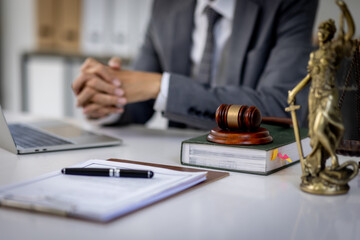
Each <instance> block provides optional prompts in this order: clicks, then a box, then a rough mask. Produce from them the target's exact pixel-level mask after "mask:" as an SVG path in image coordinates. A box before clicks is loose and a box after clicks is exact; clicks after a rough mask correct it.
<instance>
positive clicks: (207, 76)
mask: <svg viewBox="0 0 360 240" xmlns="http://www.w3.org/2000/svg"><path fill="white" fill-rule="evenodd" d="M205 14H206V16H207V18H208V24H209V25H208V29H207V36H206V42H205V48H204V52H203V56H202V59H201V62H200V67H199V74H198V77H197V79H198V80H199V81H200V82H201V83H203V84H210V80H211V72H212V63H213V59H214V52H215V46H214V45H215V43H214V25H215V23H216V21H217V20H219V18H220V17H221V15H220V14H219V13H218V12H216V11H215V10H214V9H212V8H211V7H209V6H207V7H206V8H205Z"/></svg>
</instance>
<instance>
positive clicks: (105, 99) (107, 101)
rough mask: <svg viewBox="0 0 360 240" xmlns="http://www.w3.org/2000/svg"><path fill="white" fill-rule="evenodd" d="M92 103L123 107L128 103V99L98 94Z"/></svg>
mask: <svg viewBox="0 0 360 240" xmlns="http://www.w3.org/2000/svg"><path fill="white" fill-rule="evenodd" d="M91 102H93V103H97V104H100V105H103V106H111V105H113V106H123V105H125V104H126V103H127V100H126V98H124V97H117V96H114V95H110V94H104V93H96V94H95V95H94V96H93V97H92V98H91Z"/></svg>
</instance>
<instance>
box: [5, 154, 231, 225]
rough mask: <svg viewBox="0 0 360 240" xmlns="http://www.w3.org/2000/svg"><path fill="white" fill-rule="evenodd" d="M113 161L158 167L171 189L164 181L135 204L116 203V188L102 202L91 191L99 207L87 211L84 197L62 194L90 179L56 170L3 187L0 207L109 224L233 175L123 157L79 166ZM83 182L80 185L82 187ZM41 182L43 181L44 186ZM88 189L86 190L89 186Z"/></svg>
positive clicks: (156, 184)
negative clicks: (77, 200) (72, 176)
mask: <svg viewBox="0 0 360 240" xmlns="http://www.w3.org/2000/svg"><path fill="white" fill-rule="evenodd" d="M106 162H109V165H108V164H106ZM110 162H114V163H113V164H114V165H115V164H116V162H117V164H118V165H117V166H122V167H125V168H126V167H129V168H130V167H131V168H133V167H134V165H137V167H135V168H137V169H139V168H140V169H141V168H142V166H147V167H149V168H153V169H154V170H155V171H156V169H158V170H157V171H159V172H157V173H156V174H158V173H159V174H160V176H161V177H160V178H159V179H163V180H165V182H168V181H169V180H170V183H171V184H170V185H169V188H167V187H166V186H165V187H164V184H162V185H161V186H162V187H160V189H158V188H156V187H155V188H152V190H151V191H150V192H149V191H147V192H144V194H145V195H143V196H144V197H143V198H140V200H139V201H135V203H133V202H131V203H129V201H128V200H126V201H125V202H127V203H125V204H128V205H125V207H124V206H123V205H121V204H120V205H119V204H118V202H116V201H115V203H114V202H112V201H113V199H117V197H119V196H117V195H116V194H117V192H116V191H115V192H114V191H112V190H111V193H114V194H115V195H114V197H115V198H105V199H102V200H101V199H100V200H101V201H100V202H101V203H100V202H99V199H98V197H101V196H102V195H101V194H100V195H99V193H97V192H96V193H95V192H93V191H92V190H91V191H90V193H91V194H92V195H93V197H94V201H95V206H96V208H93V206H90V208H89V205H88V204H86V205H85V208H86V207H87V210H85V211H84V209H83V207H82V206H83V205H81V201H84V199H81V201H80V202H76V201H75V202H74V200H73V199H74V197H75V199H76V196H74V195H71V199H72V201H70V202H66V200H67V199H68V196H70V195H59V194H64V189H65V193H67V192H69V191H73V192H74V190H75V192H74V193H79V191H76V190H77V189H79V187H81V188H83V187H82V184H83V183H86V184H87V183H88V181H89V179H86V180H80V178H79V179H78V180H76V183H75V184H72V183H73V182H72V181H74V179H71V178H68V177H67V178H66V179H65V178H63V177H60V176H63V175H62V174H61V173H60V172H57V171H54V172H52V173H48V174H45V175H43V176H39V177H38V178H36V179H33V180H30V181H27V182H24V183H18V184H14V185H13V186H8V187H5V188H3V189H2V193H1V191H0V193H1V194H2V195H3V196H1V194H0V206H2V207H10V208H17V209H22V210H29V211H35V212H40V213H47V214H55V215H61V216H65V217H70V218H76V219H82V220H86V221H91V222H94V221H95V222H102V223H105V222H111V221H114V220H116V219H118V218H122V217H124V216H127V215H128V214H131V213H133V212H137V211H138V210H140V209H143V208H146V207H148V206H151V205H153V204H156V203H158V202H162V201H163V200H165V199H168V198H170V197H173V196H176V195H178V194H181V193H183V192H187V191H189V190H191V189H195V188H197V187H200V186H203V185H205V184H207V183H211V182H214V181H216V180H219V179H221V178H223V177H226V176H228V175H229V173H228V172H220V171H204V169H201V170H200V169H195V168H187V167H178V166H169V165H163V164H155V163H146V162H137V161H131V160H123V159H107V160H96V159H94V160H89V161H86V162H84V163H80V164H78V165H79V167H87V166H90V165H94V164H95V165H96V164H98V165H99V164H100V166H101V165H102V166H106V165H107V166H111V164H110ZM114 165H112V166H114ZM161 169H163V170H161ZM170 170H175V172H171V171H170ZM176 172H183V174H180V173H179V174H180V175H179V174H178V175H176ZM185 172H188V173H187V174H185ZM205 172H206V173H205ZM172 173H175V174H174V175H172ZM190 173H191V174H190ZM161 174H163V175H161ZM59 177H60V178H59ZM164 177H165V178H164ZM48 179H52V184H53V185H52V188H51V189H52V191H50V192H49V191H45V192H44V188H43V187H44V185H41V184H42V183H43V182H46V181H47V180H48ZM54 179H55V180H54ZM56 179H58V180H56ZM159 179H158V180H157V181H155V182H154V183H155V186H158V183H159ZM163 180H162V181H163ZM174 181H175V182H174ZM179 181H180V182H179ZM189 181H190V182H189ZM54 182H55V183H54ZM69 182H72V183H71V185H69ZM79 182H80V184H81V185H80V186H79ZM90 182H91V181H90ZM100 182H101V183H102V184H104V183H105V184H109V183H110V182H109V180H108V179H107V180H106V181H100ZM100 182H99V181H96V184H97V185H98V186H99V183H100ZM101 183H100V184H101ZM154 183H152V184H154ZM163 183H164V182H163ZM37 184H40V186H39V185H37ZM54 184H55V185H54ZM92 184H93V183H92ZM124 184H125V185H124ZM137 184H139V182H138V183H137ZM176 184H184V185H176ZM29 185H30V186H32V189H31V187H30V189H29V188H27V186H29ZM34 185H35V186H34ZM59 185H60V186H61V188H60V190H59V189H57V186H59ZM45 186H47V187H49V186H50V185H48V183H46V185H45ZM64 186H69V188H70V190H69V189H68V188H66V187H65V188H64ZM74 186H75V187H74ZM112 186H114V187H115V188H118V189H122V191H123V190H124V191H125V192H126V189H123V186H127V185H126V183H123V186H121V184H119V185H118V184H115V185H112ZM141 186H142V188H145V189H146V188H147V187H148V186H149V185H148V184H145V185H141ZM152 186H154V185H152ZM176 186H181V187H180V188H177V187H176ZM19 188H20V192H21V190H25V191H23V192H22V193H24V192H25V195H23V194H20V195H17V194H18V192H19ZM21 188H23V189H21ZM140 188H141V187H140ZM39 189H40V190H39ZM84 189H86V187H85V188H84ZM88 189H89V188H88ZM53 190H54V191H55V192H54V191H53ZM137 190H138V188H137ZM154 190H155V192H154ZM166 190H169V191H168V192H163V191H166ZM37 191H40V193H38V194H35V196H32V194H30V195H29V192H32V193H34V192H35V193H36V192H37ZM107 191H109V190H107ZM26 192H28V193H26ZM80 192H81V191H80ZM42 193H45V195H42ZM85 193H89V192H85ZM107 193H108V192H105V194H107ZM141 193H142V192H141ZM137 194H138V195H137V196H140V195H139V193H137ZM149 194H150V195H149ZM75 195H76V194H75ZM86 195H87V196H88V197H89V196H91V195H89V194H86ZM54 196H55V197H54ZM106 196H109V195H106ZM149 197H150V198H149ZM81 198H83V197H82V196H81ZM141 199H143V200H141ZM54 201H55V202H54ZM107 201H110V202H107ZM86 203H88V200H86ZM109 203H110V209H111V211H110V210H109V209H108V210H106V207H108V208H109V205H108V204H109ZM49 204H50V205H49ZM59 204H60V205H59ZM111 204H115V205H113V206H111ZM129 204H130V205H129ZM55 205H56V206H55ZM90 205H91V204H90ZM101 205H103V207H101ZM114 206H115V208H114ZM104 208H105V209H104ZM93 209H95V210H94V211H93ZM104 211H105V212H104ZM109 211H110V212H109Z"/></svg>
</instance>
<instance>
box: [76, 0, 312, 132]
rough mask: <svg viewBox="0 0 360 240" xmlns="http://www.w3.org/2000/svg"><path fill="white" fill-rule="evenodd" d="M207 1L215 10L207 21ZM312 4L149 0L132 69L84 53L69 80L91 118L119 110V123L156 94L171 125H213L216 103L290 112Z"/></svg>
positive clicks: (146, 110)
mask: <svg viewBox="0 0 360 240" xmlns="http://www.w3.org/2000/svg"><path fill="white" fill-rule="evenodd" d="M207 6H210V8H212V9H214V10H215V11H214V12H215V14H216V15H220V16H219V17H217V18H218V19H217V20H216V21H214V22H212V23H210V22H207V17H206V14H207V13H206V10H207V8H208V7H207ZM316 9H317V0H272V1H266V0H237V1H236V0H215V1H208V0H198V1H195V0H182V1H177V0H155V1H154V4H153V9H152V17H151V20H150V23H149V27H148V30H147V34H146V38H145V42H144V44H143V46H142V48H141V50H140V54H139V56H138V58H137V60H136V61H135V65H134V69H136V71H129V70H122V69H121V65H120V64H119V63H118V62H117V61H116V60H113V61H112V62H110V66H105V65H102V64H100V63H98V62H96V61H95V60H93V59H88V60H87V61H86V62H85V63H84V65H83V67H82V74H81V75H80V76H79V77H78V78H77V79H76V80H75V81H74V83H73V89H74V92H75V94H76V95H77V99H78V105H79V106H82V107H83V108H84V112H85V114H86V115H87V116H88V117H91V118H102V117H105V116H107V115H109V114H114V113H115V114H119V113H121V114H120V115H117V116H119V117H117V118H118V119H116V121H117V122H118V123H119V124H122V123H145V122H146V121H147V120H148V119H149V118H150V117H151V116H152V114H153V112H154V110H153V108H154V102H155V109H156V110H157V111H161V112H162V113H163V115H164V116H165V117H167V118H168V119H169V120H170V121H171V122H170V125H172V126H192V127H197V128H211V127H213V126H214V125H215V120H214V113H215V110H216V109H217V107H218V106H219V105H220V104H222V103H225V104H241V105H255V106H257V107H258V108H259V109H260V111H261V112H262V115H263V116H278V117H288V115H287V113H286V112H285V111H284V108H285V107H286V104H287V92H288V90H289V89H292V88H293V87H294V86H295V85H296V84H297V83H298V82H299V81H300V80H301V79H302V78H303V77H304V76H305V75H306V65H307V60H308V57H309V53H310V50H311V36H312V29H313V22H314V18H315V14H316ZM210 15H214V13H212V14H210ZM209 19H210V18H209ZM209 26H213V29H212V31H213V34H214V35H213V36H212V38H213V39H212V41H213V42H212V45H211V44H209V46H212V50H211V54H209V52H207V53H206V54H205V52H206V51H207V50H209V48H208V45H207V41H208V37H209V36H210V35H209V34H207V31H206V28H207V29H209V28H208V27H209ZM205 55H206V56H211V59H212V60H211V65H209V61H208V63H207V64H204V63H203V60H204V58H205V57H204V56H205ZM208 58H209V57H208ZM203 66H208V67H205V69H207V71H209V69H210V74H207V75H206V74H205V75H206V76H207V77H205V78H204V77H203V76H204V74H203V72H206V71H203V69H204V67H203ZM209 66H210V68H209ZM204 79H205V80H204ZM297 100H298V101H300V102H303V101H306V94H303V95H302V96H298V98H297ZM304 105H306V104H304ZM301 115H302V117H303V116H304V111H303V113H302V114H301ZM302 119H304V117H303V118H302Z"/></svg>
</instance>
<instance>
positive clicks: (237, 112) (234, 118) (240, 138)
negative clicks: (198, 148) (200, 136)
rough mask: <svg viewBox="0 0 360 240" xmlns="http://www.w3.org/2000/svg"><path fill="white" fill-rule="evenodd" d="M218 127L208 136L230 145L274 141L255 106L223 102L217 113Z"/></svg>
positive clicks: (212, 139)
mask: <svg viewBox="0 0 360 240" xmlns="http://www.w3.org/2000/svg"><path fill="white" fill-rule="evenodd" d="M215 120H216V123H217V125H218V127H216V128H214V129H212V130H211V131H210V133H209V135H208V136H207V140H208V141H210V142H215V143H220V144H229V145H256V144H264V143H269V142H272V140H273V138H272V137H271V136H270V133H269V131H268V130H267V129H266V128H263V127H260V124H261V122H262V117H261V113H260V111H259V109H257V108H256V107H255V106H250V107H248V106H246V105H231V104H229V105H227V104H221V105H220V106H219V107H218V109H217V110H216V113H215Z"/></svg>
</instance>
